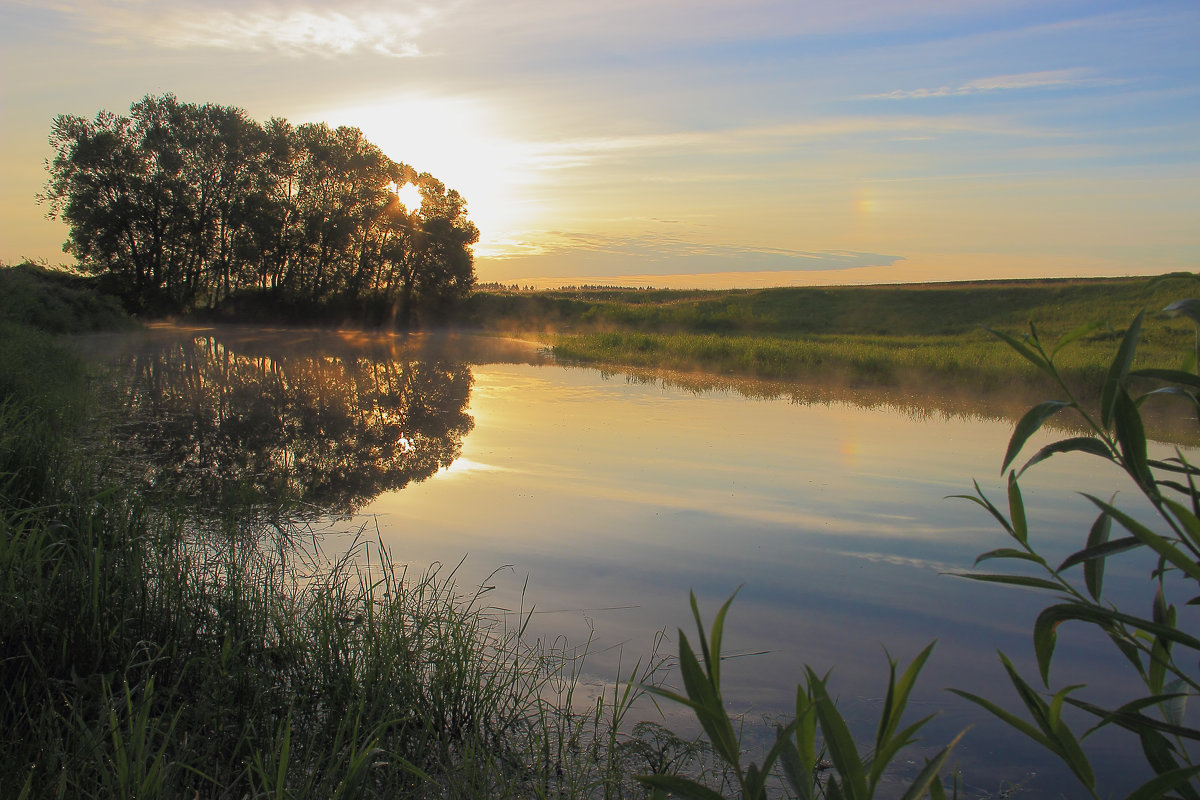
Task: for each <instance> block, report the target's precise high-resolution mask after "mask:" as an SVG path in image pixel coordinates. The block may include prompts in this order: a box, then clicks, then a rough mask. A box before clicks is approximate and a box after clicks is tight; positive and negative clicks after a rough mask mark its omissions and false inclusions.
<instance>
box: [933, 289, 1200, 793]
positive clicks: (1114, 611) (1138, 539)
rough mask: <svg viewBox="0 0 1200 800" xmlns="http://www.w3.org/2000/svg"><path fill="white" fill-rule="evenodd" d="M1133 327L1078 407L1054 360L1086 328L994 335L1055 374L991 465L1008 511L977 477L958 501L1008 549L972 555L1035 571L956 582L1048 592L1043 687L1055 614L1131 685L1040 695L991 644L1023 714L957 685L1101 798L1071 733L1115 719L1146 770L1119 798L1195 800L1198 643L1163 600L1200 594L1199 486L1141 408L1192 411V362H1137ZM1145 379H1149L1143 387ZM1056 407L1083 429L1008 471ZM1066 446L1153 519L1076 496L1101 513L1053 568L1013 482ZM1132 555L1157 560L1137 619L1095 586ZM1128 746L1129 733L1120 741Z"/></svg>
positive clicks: (1199, 738)
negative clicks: (1084, 717) (1106, 649)
mask: <svg viewBox="0 0 1200 800" xmlns="http://www.w3.org/2000/svg"><path fill="white" fill-rule="evenodd" d="M1168 277H1174V276H1168ZM1197 307H1198V306H1197V304H1196V301H1194V300H1189V301H1179V302H1176V303H1172V304H1171V305H1170V306H1168V307H1167V309H1166V310H1167V311H1168V312H1176V313H1182V314H1183V315H1185V316H1187V317H1189V318H1192V319H1196V318H1195V317H1193V311H1194V309H1195V308H1197ZM1197 321H1198V322H1200V320H1197ZM1143 324H1144V317H1143V314H1141V313H1139V314H1138V315H1137V316H1136V317H1135V318H1134V320H1133V322H1132V323H1131V324H1130V326H1129V327H1128V328H1127V329H1126V331H1125V333H1124V335H1123V337H1122V339H1121V342H1120V344H1119V346H1118V349H1117V352H1116V354H1115V356H1114V357H1113V358H1112V360H1111V362H1110V364H1109V365H1108V369H1107V370H1106V371H1105V373H1104V375H1103V378H1102V382H1101V385H1100V386H1099V387H1097V388H1098V391H1093V393H1092V394H1093V396H1094V397H1097V398H1098V399H1099V402H1098V408H1094V407H1091V406H1089V405H1088V404H1086V403H1084V402H1082V401H1081V400H1080V398H1079V396H1078V395H1077V394H1075V393H1073V392H1072V389H1071V387H1070V385H1069V383H1068V381H1066V380H1065V379H1064V377H1063V375H1062V371H1061V369H1060V367H1059V364H1058V362H1057V361H1056V356H1057V355H1058V354H1059V352H1061V350H1062V348H1063V346H1064V345H1065V344H1067V343H1069V342H1071V341H1074V340H1076V339H1078V338H1079V337H1080V336H1081V335H1084V334H1082V333H1079V332H1072V333H1068V334H1066V335H1064V337H1063V338H1062V339H1061V340H1060V341H1059V343H1058V344H1057V345H1056V346H1055V347H1053V348H1050V349H1047V347H1046V345H1045V344H1044V343H1043V340H1042V337H1041V335H1040V334H1039V332H1038V331H1037V330H1036V329H1034V328H1033V327H1032V326H1031V328H1030V333H1029V334H1028V335H1027V336H1025V337H1024V338H1022V339H1017V338H1015V337H1013V336H1010V335H1007V334H1003V333H999V334H997V335H998V336H999V337H1000V338H1001V339H1002V340H1003V341H1005V342H1006V343H1007V344H1008V345H1009V346H1010V347H1011V348H1012V349H1013V350H1014V351H1015V352H1017V353H1019V354H1020V355H1021V356H1022V357H1023V358H1024V359H1025V360H1027V361H1028V362H1029V363H1031V364H1032V365H1033V366H1034V367H1036V368H1037V369H1038V370H1039V371H1040V372H1042V373H1043V374H1045V375H1046V376H1047V377H1048V378H1050V379H1051V380H1052V381H1054V383H1055V384H1056V385H1057V386H1058V388H1059V390H1060V392H1061V395H1062V399H1060V400H1053V401H1048V402H1045V403H1041V404H1039V405H1037V406H1035V407H1034V408H1032V409H1030V411H1029V412H1028V413H1026V414H1025V416H1024V417H1023V418H1022V419H1021V420H1020V422H1018V424H1017V426H1016V428H1015V430H1014V431H1013V434H1012V437H1011V439H1010V441H1009V445H1008V449H1007V451H1006V453H1005V455H1004V459H1003V462H1002V464H1001V471H1002V472H1003V471H1005V470H1007V471H1008V485H1009V504H1008V511H1007V513H1005V512H1004V511H1002V510H1001V509H999V508H997V507H996V505H994V504H993V503H992V502H991V501H990V500H988V498H987V497H985V496H984V494H983V493H982V491H980V489H979V485H978V483H976V485H975V494H973V495H963V496H962V497H965V498H966V499H968V500H970V501H973V502H975V503H977V504H978V505H980V506H981V507H982V508H984V509H985V510H986V511H987V512H988V513H989V514H991V515H992V516H993V517H994V518H995V519H996V520H997V522H998V523H999V524H1000V525H1001V527H1002V528H1003V529H1004V530H1005V532H1006V533H1007V534H1008V535H1009V537H1010V538H1011V539H1012V540H1013V541H1014V543H1015V545H1016V546H1015V547H1008V548H1000V549H997V550H992V551H990V552H987V553H984V554H983V555H981V556H980V557H979V559H978V560H977V562H976V564H979V563H980V562H983V561H985V560H1009V561H1019V562H1022V563H1023V564H1032V565H1034V567H1035V568H1036V569H1038V570H1040V571H1041V573H1042V575H1041V577H1035V576H1031V575H1028V574H1025V573H975V572H972V573H964V575H963V577H966V578H969V579H972V580H981V581H989V582H995V583H1001V584H1008V585H1012V586H1019V587H1024V588H1034V589H1039V590H1043V591H1048V592H1051V593H1053V594H1054V595H1055V602H1053V603H1052V604H1051V605H1049V606H1047V607H1046V608H1045V609H1043V610H1042V612H1041V613H1040V614H1039V615H1038V617H1037V620H1036V622H1035V623H1034V629H1033V644H1034V654H1035V656H1036V658H1037V663H1038V671H1039V678H1040V679H1041V682H1042V684H1043V685H1044V686H1045V687H1046V689H1047V690H1049V689H1050V688H1051V677H1052V667H1053V663H1054V653H1055V650H1056V646H1057V643H1058V636H1059V632H1060V630H1062V626H1063V624H1064V623H1066V622H1076V623H1083V624H1086V625H1090V626H1093V627H1095V628H1096V629H1098V630H1099V631H1101V632H1103V633H1104V634H1105V635H1106V636H1107V637H1108V639H1109V640H1110V641H1111V643H1112V645H1113V647H1114V652H1113V656H1114V657H1116V658H1118V659H1122V660H1124V661H1127V662H1128V663H1129V664H1130V665H1131V666H1132V667H1133V669H1134V670H1135V672H1136V674H1137V675H1138V676H1139V678H1140V679H1141V684H1142V692H1143V693H1141V694H1138V695H1135V696H1133V697H1130V698H1128V699H1127V700H1125V702H1122V703H1121V704H1120V705H1119V706H1117V707H1115V708H1114V707H1112V706H1111V703H1106V704H1105V705H1104V706H1102V705H1099V704H1097V703H1094V702H1091V701H1088V700H1084V699H1081V698H1080V697H1079V696H1078V693H1079V692H1080V691H1081V690H1083V689H1085V686H1083V685H1082V684H1070V685H1066V686H1064V687H1062V688H1059V689H1057V690H1055V691H1053V693H1051V694H1048V695H1043V694H1042V693H1040V692H1038V691H1037V690H1035V689H1034V688H1033V687H1032V686H1031V685H1030V684H1029V683H1028V682H1026V681H1025V680H1024V679H1023V678H1022V677H1021V676H1020V675H1019V674H1018V672H1017V670H1016V669H1015V668H1014V667H1013V665H1012V663H1011V662H1010V661H1009V659H1008V658H1007V657H1006V656H1005V655H1004V654H1003V653H1001V655H1000V658H1001V661H1002V663H1003V665H1004V669H1005V671H1006V672H1007V674H1008V677H1009V680H1010V681H1011V683H1012V685H1013V688H1014V689H1015V690H1016V693H1017V696H1018V698H1019V699H1020V703H1021V707H1022V708H1023V709H1024V711H1025V712H1026V714H1027V716H1028V718H1029V719H1028V720H1027V719H1025V718H1022V717H1021V716H1019V715H1018V714H1017V713H1014V712H1012V711H1010V710H1008V709H1006V708H1004V707H1003V706H1001V705H1000V704H998V703H996V702H994V701H992V700H988V699H985V698H983V697H980V696H978V695H975V694H971V693H968V692H963V691H957V690H955V691H957V693H958V694H959V695H961V696H962V697H964V698H966V699H968V700H970V701H972V702H974V703H976V704H978V705H979V706H981V707H983V708H984V709H986V710H988V711H989V712H991V713H992V714H994V715H995V716H996V717H998V718H999V719H1001V720H1003V721H1004V722H1005V723H1007V724H1008V725H1010V726H1011V727H1013V728H1014V729H1016V730H1018V731H1020V732H1021V733H1023V734H1024V735H1026V736H1027V737H1029V738H1030V739H1032V740H1033V741H1035V742H1037V743H1038V744H1039V745H1041V746H1042V747H1044V748H1046V749H1047V750H1049V751H1050V752H1052V753H1054V754H1055V755H1057V756H1058V757H1059V758H1060V759H1062V761H1063V762H1064V763H1065V764H1066V765H1067V767H1068V768H1069V769H1070V770H1071V772H1072V773H1074V775H1075V776H1076V778H1077V779H1078V780H1079V782H1080V783H1081V784H1082V785H1083V786H1084V787H1085V789H1086V790H1087V791H1088V792H1089V793H1090V794H1091V795H1092V796H1093V797H1098V796H1100V794H1099V792H1100V789H1101V787H1099V786H1098V785H1097V782H1096V776H1095V773H1094V770H1093V768H1092V764H1091V762H1090V760H1089V759H1088V756H1087V754H1086V751H1085V749H1084V747H1083V742H1084V740H1085V739H1086V737H1087V735H1088V734H1090V733H1091V732H1092V731H1094V730H1097V729H1099V728H1103V727H1107V726H1117V727H1120V728H1122V729H1124V730H1126V731H1127V732H1129V733H1130V734H1131V738H1132V739H1134V740H1135V741H1136V742H1137V745H1140V750H1141V752H1142V753H1143V755H1144V757H1145V760H1146V764H1147V765H1148V767H1149V768H1150V770H1151V771H1152V772H1153V773H1154V774H1155V777H1154V778H1152V779H1151V780H1149V781H1147V782H1146V783H1144V784H1143V785H1142V786H1141V787H1139V788H1138V789H1137V790H1136V791H1135V792H1134V793H1133V794H1131V795H1130V797H1134V798H1139V799H1140V798H1150V797H1156V798H1157V797H1177V798H1197V797H1200V780H1198V776H1200V764H1198V763H1197V759H1196V756H1197V743H1198V742H1200V729H1196V728H1194V727H1192V723H1190V722H1189V721H1188V720H1187V717H1186V715H1185V709H1186V705H1187V702H1188V700H1189V699H1190V698H1191V697H1193V696H1194V695H1196V693H1197V691H1198V690H1200V676H1197V674H1196V673H1195V671H1194V669H1193V668H1192V666H1191V665H1193V664H1195V663H1196V660H1197V656H1200V638H1198V637H1197V636H1196V635H1195V633H1194V632H1191V631H1189V630H1187V628H1186V627H1185V626H1184V624H1183V623H1182V622H1181V619H1180V615H1179V613H1178V611H1177V608H1176V606H1175V605H1174V603H1173V602H1172V601H1171V600H1170V598H1171V597H1183V598H1186V601H1185V602H1187V603H1188V604H1195V602H1197V601H1196V599H1195V598H1196V596H1197V594H1198V590H1200V566H1197V564H1198V563H1200V488H1198V487H1197V483H1196V476H1197V475H1200V467H1197V466H1196V465H1193V464H1191V463H1190V462H1189V461H1188V460H1187V458H1186V457H1185V456H1184V455H1183V453H1182V452H1180V451H1176V455H1175V456H1174V457H1172V458H1167V459H1162V460H1158V459H1153V458H1151V457H1150V455H1149V452H1148V446H1147V440H1146V433H1145V429H1144V426H1143V423H1142V419H1141V408H1142V406H1143V404H1144V403H1146V402H1147V401H1148V400H1150V398H1151V397H1152V396H1155V395H1160V396H1166V397H1176V398H1182V399H1183V400H1184V401H1185V402H1186V403H1187V404H1188V405H1189V406H1190V407H1191V408H1193V409H1194V408H1196V407H1197V402H1198V401H1197V395H1196V391H1197V389H1200V379H1198V378H1197V375H1196V374H1195V372H1194V369H1195V361H1194V359H1192V360H1191V365H1192V366H1191V370H1193V371H1183V370H1169V369H1151V368H1146V369H1135V368H1134V367H1135V365H1136V363H1137V362H1136V353H1137V350H1138V345H1139V342H1140V340H1141V337H1142V336H1143V331H1144V328H1143ZM1185 363H1187V361H1186V360H1185ZM1147 386H1156V388H1150V389H1148V388H1146V387H1147ZM1063 412H1070V413H1073V414H1075V415H1076V416H1077V418H1078V419H1079V420H1080V421H1081V423H1082V425H1083V426H1084V428H1085V430H1086V435H1084V436H1075V437H1070V438H1066V439H1061V440H1058V441H1055V442H1052V443H1050V444H1048V445H1045V446H1043V447H1042V448H1041V449H1039V450H1038V451H1037V452H1036V453H1035V454H1034V455H1033V456H1031V457H1030V458H1028V460H1027V461H1026V462H1025V464H1024V465H1023V466H1021V467H1020V469H1013V468H1012V465H1013V464H1014V463H1016V460H1017V458H1018V457H1019V456H1020V454H1021V453H1022V452H1023V451H1024V450H1025V447H1026V445H1027V444H1028V442H1029V439H1030V437H1031V436H1033V435H1034V434H1035V433H1036V432H1037V431H1038V430H1040V429H1041V427H1042V425H1043V423H1044V422H1045V421H1046V420H1048V419H1050V418H1051V417H1052V416H1054V415H1057V414H1060V413H1063ZM1068 452H1078V453H1083V454H1086V455H1089V456H1092V457H1097V458H1102V459H1104V460H1106V461H1108V462H1110V463H1111V464H1113V465H1114V466H1116V467H1117V468H1119V469H1120V470H1121V471H1122V472H1123V473H1124V474H1125V475H1126V476H1127V477H1128V479H1129V480H1130V481H1131V483H1132V484H1133V487H1134V489H1135V490H1136V491H1137V493H1138V494H1139V495H1140V496H1141V497H1142V498H1144V500H1145V501H1146V503H1147V505H1148V508H1149V509H1150V510H1151V511H1152V516H1153V518H1154V522H1152V523H1145V522H1142V521H1139V519H1138V518H1137V517H1135V515H1133V514H1131V513H1129V512H1127V511H1125V510H1122V509H1121V508H1119V507H1117V506H1116V505H1115V504H1114V501H1113V499H1112V498H1110V499H1109V500H1107V501H1106V500H1104V499H1101V498H1099V497H1095V496H1093V495H1090V494H1085V496H1086V497H1087V498H1088V500H1089V501H1090V502H1091V503H1092V504H1093V505H1094V506H1095V507H1096V509H1097V511H1098V512H1099V514H1098V516H1097V517H1096V520H1095V522H1094V523H1093V524H1092V526H1091V528H1090V529H1089V531H1088V532H1087V536H1086V539H1085V540H1084V542H1083V547H1082V548H1081V549H1079V550H1077V551H1075V552H1074V553H1072V554H1071V555H1069V556H1068V557H1067V558H1066V559H1064V560H1063V561H1062V562H1061V563H1060V564H1058V565H1057V566H1055V565H1054V564H1052V563H1050V562H1048V561H1047V560H1046V558H1045V557H1044V556H1042V555H1041V554H1040V553H1039V551H1038V549H1037V547H1036V546H1035V544H1034V543H1033V538H1034V537H1033V536H1032V534H1031V530H1030V522H1029V520H1028V519H1027V518H1026V515H1025V510H1024V505H1023V503H1022V502H1021V491H1020V487H1019V485H1018V479H1019V478H1020V477H1022V476H1023V475H1024V474H1025V472H1026V470H1028V469H1029V468H1030V467H1032V466H1033V465H1035V464H1038V463H1041V462H1042V461H1044V460H1046V459H1047V458H1051V457H1054V456H1057V455H1060V454H1062V453H1068ZM1114 528H1115V529H1117V530H1120V531H1121V533H1122V535H1121V536H1120V537H1119V538H1115V539H1114V538H1111V537H1112V535H1113V531H1114ZM1139 550H1141V551H1150V552H1151V553H1152V554H1153V557H1154V560H1155V564H1156V566H1155V568H1154V569H1153V571H1152V572H1151V574H1150V575H1149V578H1150V580H1149V585H1148V594H1147V597H1146V601H1147V603H1146V607H1147V608H1149V610H1150V614H1149V616H1146V615H1144V614H1138V613H1135V612H1133V611H1132V610H1129V609H1122V608H1119V607H1117V606H1115V605H1113V604H1112V603H1111V602H1108V601H1107V599H1106V596H1105V594H1104V571H1105V566H1106V564H1107V563H1108V561H1109V560H1110V559H1113V558H1116V557H1119V556H1122V555H1124V554H1127V553H1130V552H1132V551H1139ZM1075 568H1079V570H1078V571H1077V570H1076V569H1075ZM1067 706H1072V707H1074V708H1077V709H1081V710H1083V711H1084V712H1087V713H1088V714H1090V715H1092V716H1093V717H1094V718H1095V720H1096V722H1095V725H1094V726H1093V727H1092V728H1091V729H1089V730H1088V731H1087V732H1086V733H1084V734H1083V735H1081V736H1080V735H1076V734H1075V733H1074V732H1073V731H1072V730H1071V728H1070V727H1069V725H1068V724H1067V722H1066V720H1065V719H1064V718H1063V710H1064V708H1065V707H1067ZM1106 706H1107V707H1106ZM1029 720H1032V721H1029ZM1133 746H1135V745H1133V743H1132V742H1131V749H1132V747H1133Z"/></svg>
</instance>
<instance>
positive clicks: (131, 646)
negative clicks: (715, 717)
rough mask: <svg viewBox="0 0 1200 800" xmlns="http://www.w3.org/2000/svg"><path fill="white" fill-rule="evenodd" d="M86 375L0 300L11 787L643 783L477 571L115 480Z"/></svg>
mask: <svg viewBox="0 0 1200 800" xmlns="http://www.w3.org/2000/svg"><path fill="white" fill-rule="evenodd" d="M80 324H83V323H82V322H81V323H80ZM90 385H91V384H90V381H89V377H88V368H87V367H85V365H84V364H83V363H82V362H81V360H80V359H79V358H78V357H77V356H76V355H75V353H74V352H73V351H72V350H71V349H70V348H69V347H67V346H66V345H65V344H64V343H63V342H62V341H61V340H59V339H56V338H53V337H51V336H49V335H48V334H46V333H44V332H41V331H37V330H34V329H32V328H30V327H28V326H24V325H18V324H15V323H13V322H11V321H0V575H3V576H4V577H3V581H0V696H2V697H3V702H0V731H2V732H0V784H3V785H4V786H6V787H9V791H10V796H13V797H19V798H33V797H54V796H57V797H81V798H89V797H94V798H107V797H140V798H158V797H192V796H200V797H255V798H259V797H262V798H266V797H310V798H317V797H320V798H337V797H347V798H349V797H353V798H357V797H388V798H392V797H421V798H423V797H526V796H551V795H553V796H562V797H586V796H594V795H596V794H600V795H603V796H606V797H607V796H613V797H622V796H641V794H642V791H641V789H640V788H638V786H637V783H636V780H635V779H634V777H633V775H634V772H635V768H634V767H633V765H632V764H631V762H630V761H629V759H631V758H637V757H639V756H638V752H639V751H638V750H637V748H636V746H634V747H632V748H631V747H630V746H627V745H636V744H637V743H638V742H639V740H637V739H636V738H629V737H623V738H622V740H621V742H618V741H617V740H616V738H615V731H616V729H617V726H618V723H619V716H620V714H621V713H622V711H623V709H624V708H625V701H624V700H622V699H621V698H620V697H619V696H617V695H614V696H613V697H611V698H601V699H600V700H599V701H597V702H595V703H593V704H592V705H591V707H590V713H588V714H585V715H582V716H580V715H579V714H576V713H571V711H570V709H571V708H572V702H573V692H574V689H575V681H576V672H577V670H579V669H581V664H580V663H579V661H578V658H577V657H576V656H573V655H570V654H568V653H567V652H566V651H565V650H563V649H562V648H557V649H556V648H553V647H548V646H546V645H544V644H543V643H542V642H540V641H531V640H529V639H527V638H526V637H525V636H523V629H524V625H523V621H522V620H518V621H517V622H518V627H515V628H514V627H511V626H509V625H506V623H505V621H504V620H505V618H504V617H502V616H493V615H492V614H491V612H490V611H489V610H488V608H487V607H488V604H487V600H486V592H487V590H486V588H483V587H481V588H478V589H471V588H470V587H460V586H458V585H457V584H456V583H455V581H454V576H453V571H437V570H432V571H430V572H429V573H427V574H424V575H415V574H411V573H409V572H406V571H405V570H403V569H402V568H397V567H394V566H393V562H392V560H391V558H390V554H389V553H388V552H387V551H386V549H384V548H383V547H382V546H381V545H379V544H378V543H377V542H376V541H375V540H373V539H371V538H370V537H369V536H365V537H364V536H362V534H361V533H360V535H359V539H358V541H357V543H356V545H355V546H354V547H351V548H349V551H348V552H346V553H345V554H344V555H342V556H340V557H337V558H329V557H327V556H325V555H324V553H323V552H322V549H321V547H320V540H319V538H318V537H316V536H315V535H313V534H312V533H311V532H310V531H309V530H308V529H307V528H305V527H304V526H303V525H301V524H299V523H297V522H295V521H294V520H293V519H291V518H289V516H288V515H287V514H286V513H284V510H283V509H279V508H276V509H270V508H268V509H264V508H262V507H261V506H260V507H258V508H256V509H254V513H252V514H249V513H243V510H242V509H239V508H236V507H233V506H232V505H228V504H226V505H222V506H221V507H216V508H210V509H208V513H206V514H204V515H202V516H198V515H197V513H196V511H195V510H194V509H192V508H189V507H185V506H183V505H173V504H172V503H171V502H170V501H169V500H167V499H165V498H162V497H159V498H156V499H151V498H148V497H147V496H144V495H142V494H140V493H138V492H136V491H132V490H131V488H130V487H128V486H125V485H122V484H121V483H119V482H117V481H116V480H114V478H113V477H112V476H114V475H120V474H122V472H123V471H122V470H119V469H114V468H113V467H114V466H115V465H114V464H110V463H109V460H110V459H109V456H107V455H106V453H105V452H104V451H103V450H96V449H94V448H93V449H88V450H84V449H81V447H80V446H79V440H80V438H81V437H82V436H84V435H86V436H88V437H89V438H91V439H93V440H95V439H103V436H102V435H98V432H97V431H95V430H90V427H91V426H92V425H93V424H94V423H95V417H94V415H93V414H92V411H93V409H92V408H91V407H90V405H91V403H92V402H94V401H93V398H92V395H91V389H90ZM343 546H344V545H341V544H339V550H340V549H341V548H342V547H343ZM363 564H368V565H370V568H369V569H366V570H364V569H363V567H362V565H363ZM626 677H628V678H630V679H632V678H635V677H639V678H641V677H647V676H646V675H637V676H634V675H630V676H626ZM614 715H616V716H615V717H614ZM667 735H668V736H669V734H667Z"/></svg>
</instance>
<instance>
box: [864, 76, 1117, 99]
mask: <svg viewBox="0 0 1200 800" xmlns="http://www.w3.org/2000/svg"><path fill="white" fill-rule="evenodd" d="M1089 74H1090V73H1089V72H1088V70H1085V69H1052V70H1044V71H1042V72H1022V73H1018V74H1015V75H994V76H992V77H988V78H976V79H975V80H971V81H967V82H966V83H961V84H958V85H957V86H939V87H938V88H936V89H896V90H895V91H891V92H884V93H882V94H870V95H865V97H866V98H867V99H886V100H909V99H914V98H923V97H956V96H961V95H969V94H982V93H987V92H1003V91H1015V90H1023V89H1068V88H1079V87H1084V86H1104V85H1111V84H1112V81H1107V80H1104V79H1101V78H1093V77H1089Z"/></svg>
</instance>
